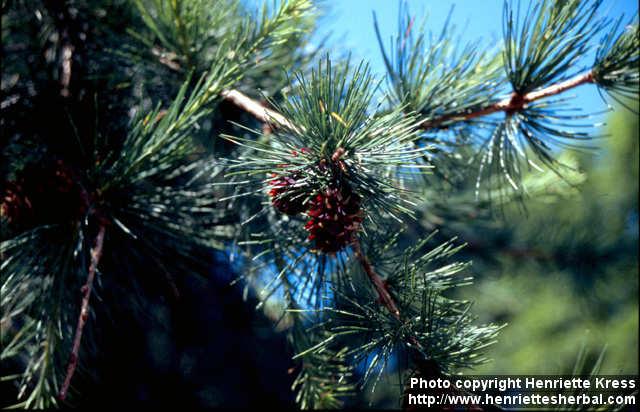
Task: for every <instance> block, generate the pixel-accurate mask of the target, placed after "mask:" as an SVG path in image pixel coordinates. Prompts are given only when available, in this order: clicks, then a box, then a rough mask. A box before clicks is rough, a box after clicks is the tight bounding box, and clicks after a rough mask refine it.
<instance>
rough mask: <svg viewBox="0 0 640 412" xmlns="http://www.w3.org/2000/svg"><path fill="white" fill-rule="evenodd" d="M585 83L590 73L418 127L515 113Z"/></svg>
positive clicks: (589, 77)
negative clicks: (500, 113) (533, 103)
mask: <svg viewBox="0 0 640 412" xmlns="http://www.w3.org/2000/svg"><path fill="white" fill-rule="evenodd" d="M586 83H593V72H592V71H588V72H586V73H582V74H579V75H577V76H575V77H572V78H571V79H568V80H566V81H564V82H561V83H556V84H552V85H551V86H549V87H545V88H544V89H540V90H536V91H533V92H529V93H526V94H525V95H522V94H519V93H515V92H514V93H513V94H512V95H511V96H510V97H508V98H506V99H503V100H500V101H499V102H496V103H493V104H492V105H490V106H488V107H485V108H482V109H479V110H477V111H472V112H469V113H465V114H453V115H445V116H442V117H440V118H437V119H433V120H425V121H423V122H422V123H420V127H421V128H422V129H432V128H436V127H439V126H440V125H442V124H443V123H445V122H449V121H465V120H471V119H475V118H477V117H481V116H487V115H490V114H493V113H498V112H506V113H510V112H516V111H519V110H522V109H525V108H526V107H527V104H529V103H531V102H533V101H536V100H539V99H542V98H545V97H549V96H554V95H556V94H560V93H562V92H564V91H566V90H569V89H572V88H574V87H577V86H580V85H582V84H586Z"/></svg>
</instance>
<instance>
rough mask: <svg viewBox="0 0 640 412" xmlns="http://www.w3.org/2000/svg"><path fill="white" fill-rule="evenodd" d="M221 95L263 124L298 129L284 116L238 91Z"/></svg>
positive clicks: (223, 92) (225, 91) (224, 92)
mask: <svg viewBox="0 0 640 412" xmlns="http://www.w3.org/2000/svg"><path fill="white" fill-rule="evenodd" d="M220 95H221V96H222V97H223V98H224V99H226V100H228V101H229V102H231V103H233V104H235V105H236V106H238V107H239V108H240V109H242V110H244V111H246V112H247V113H249V114H251V115H252V116H253V117H255V118H256V119H258V120H259V121H261V122H262V123H268V124H270V125H272V126H276V127H278V126H284V127H286V128H289V129H291V130H297V127H296V126H295V125H294V124H293V123H291V122H290V121H289V120H287V119H286V118H285V117H284V116H283V115H281V114H280V113H278V112H276V111H275V110H271V109H269V108H266V107H264V106H263V105H262V104H260V103H259V102H257V101H255V100H253V99H252V98H251V97H249V96H247V95H246V94H244V93H242V92H240V91H238V90H233V89H232V90H223V91H222V93H220Z"/></svg>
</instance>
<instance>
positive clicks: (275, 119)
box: [221, 70, 594, 130]
mask: <svg viewBox="0 0 640 412" xmlns="http://www.w3.org/2000/svg"><path fill="white" fill-rule="evenodd" d="M587 83H594V78H593V71H592V70H589V71H587V72H585V73H582V74H579V75H577V76H574V77H572V78H570V79H568V80H565V81H563V82H560V83H555V84H552V85H551V86H548V87H545V88H543V89H540V90H536V91H532V92H529V93H526V94H525V95H521V94H519V93H517V92H513V93H512V94H511V96H510V97H508V98H505V99H502V100H500V101H498V102H496V103H493V104H491V105H490V106H487V107H484V108H481V109H479V110H477V111H472V112H469V113H466V114H459V113H457V114H450V115H445V116H442V117H440V118H437V119H433V120H425V121H423V122H422V123H419V126H420V128H422V129H426V130H428V129H433V128H437V127H439V126H440V125H442V124H443V123H445V122H449V121H456V122H457V121H466V120H471V119H475V118H477V117H482V116H488V115H490V114H494V113H498V112H507V113H510V112H511V113H512V112H517V111H520V110H522V109H525V108H526V107H527V104H529V103H531V102H534V101H536V100H540V99H543V98H546V97H550V96H555V95H557V94H560V93H563V92H565V91H567V90H570V89H573V88H575V87H578V86H581V85H583V84H587ZM221 96H222V97H223V98H224V99H226V100H227V101H229V102H231V103H233V104H234V105H236V106H237V107H238V108H240V109H242V110H244V111H246V112H247V113H249V114H251V115H252V116H253V117H255V118H256V119H257V120H259V121H260V122H262V123H265V124H269V125H272V126H276V127H277V126H284V127H287V128H290V129H294V128H295V126H294V125H293V124H292V123H291V122H290V121H289V120H288V119H287V118H285V117H284V116H283V115H281V114H280V113H278V112H276V111H275V110H272V109H269V108H267V107H265V106H264V105H262V104H261V103H259V102H257V101H256V100H254V99H252V98H251V97H249V96H247V95H246V94H244V93H242V92H240V91H238V90H235V89H231V90H224V91H223V92H222V93H221Z"/></svg>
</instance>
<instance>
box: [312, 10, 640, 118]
mask: <svg viewBox="0 0 640 412" xmlns="http://www.w3.org/2000/svg"><path fill="white" fill-rule="evenodd" d="M510 1H513V2H514V3H515V2H516V0H510ZM324 3H325V4H326V5H327V6H328V15H327V16H326V17H325V18H324V19H323V20H322V22H321V25H320V30H319V33H318V34H319V36H323V35H326V34H328V33H332V37H331V41H330V43H329V44H330V45H331V49H332V50H335V51H336V52H337V51H345V50H347V51H350V52H351V53H352V56H353V57H354V58H356V59H364V60H366V61H368V62H369V63H370V65H371V68H372V71H373V72H374V73H376V74H379V75H382V74H384V65H383V62H382V57H381V55H380V52H379V49H378V43H377V40H376V36H375V31H374V28H373V17H372V15H373V12H375V13H376V15H377V18H378V22H379V24H380V28H381V32H382V36H383V39H384V40H385V41H386V43H385V44H388V39H389V38H390V36H392V35H393V34H395V33H396V30H397V19H398V8H399V5H400V0H324ZM407 3H408V5H409V9H410V11H411V14H412V15H415V16H416V17H417V19H416V21H419V20H420V18H422V17H423V16H426V17H427V18H428V20H427V27H430V29H431V30H433V31H434V32H439V31H440V29H441V28H442V25H443V24H444V21H445V19H446V17H447V15H448V13H449V11H450V10H451V7H452V6H453V7H454V9H453V14H452V20H451V21H452V23H453V24H454V25H455V26H456V28H457V30H456V32H457V33H458V34H460V35H461V38H462V41H463V43H466V42H468V41H475V40H477V39H481V40H482V42H483V43H484V44H487V45H489V46H492V45H496V44H497V43H499V42H500V41H501V40H502V7H503V0H455V1H454V0H408V2H407ZM522 4H523V6H524V5H526V4H528V2H527V1H526V0H525V1H522ZM600 10H601V13H602V15H604V16H607V17H610V18H618V17H619V16H620V15H625V16H627V19H628V18H631V16H633V15H636V14H637V13H638V3H637V1H636V0H604V1H603V5H602V7H601V9H600ZM625 20H626V19H625ZM592 61H593V56H592V55H591V56H585V64H589V63H591V62H592ZM570 93H571V94H572V95H575V96H576V99H577V100H575V101H574V104H578V105H579V106H580V107H581V108H582V109H583V111H584V112H585V113H594V112H598V111H601V110H603V109H605V108H606V106H605V105H604V104H603V103H602V99H601V98H600V96H599V95H598V93H597V91H596V88H595V87H593V86H591V85H587V86H581V87H579V88H577V89H574V90H573V91H571V92H570ZM596 120H601V119H594V121H596Z"/></svg>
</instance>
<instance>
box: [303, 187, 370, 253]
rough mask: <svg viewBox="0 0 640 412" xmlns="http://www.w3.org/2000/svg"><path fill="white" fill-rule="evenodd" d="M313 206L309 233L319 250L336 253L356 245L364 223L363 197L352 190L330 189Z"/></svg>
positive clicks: (312, 202)
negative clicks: (353, 243) (348, 246)
mask: <svg viewBox="0 0 640 412" xmlns="http://www.w3.org/2000/svg"><path fill="white" fill-rule="evenodd" d="M309 203H310V206H309V211H308V212H307V214H308V215H309V217H310V219H309V221H308V222H307V224H306V225H305V229H307V231H309V240H312V241H314V242H315V247H316V249H318V250H320V251H322V252H324V253H336V252H338V251H340V250H342V249H343V248H344V247H345V246H347V245H348V244H350V243H351V242H353V240H354V238H355V234H356V233H357V232H358V230H359V229H360V224H361V223H362V209H360V197H359V196H358V195H357V194H355V193H353V192H352V191H351V188H349V187H348V186H343V187H341V188H337V187H329V188H327V189H326V190H325V191H324V192H321V193H319V194H318V195H316V196H315V197H314V198H313V199H312V200H311V202H309Z"/></svg>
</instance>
